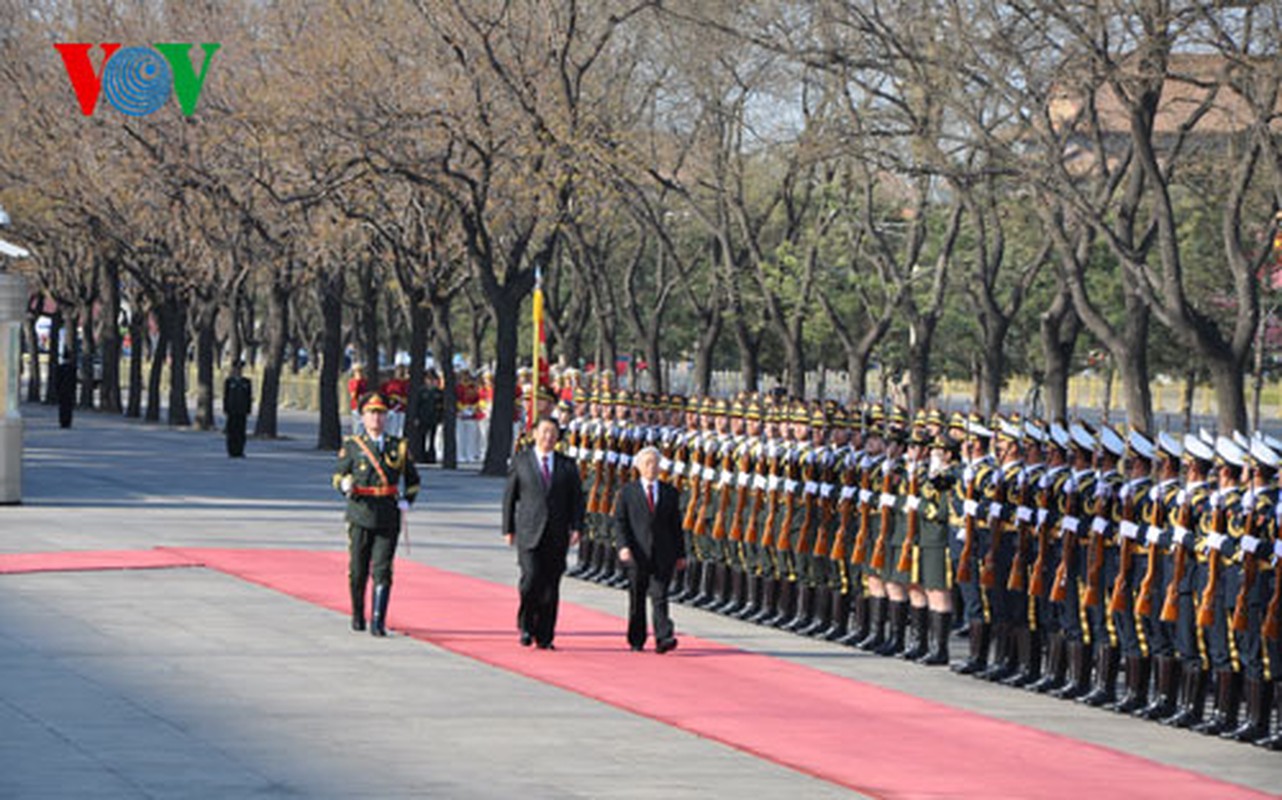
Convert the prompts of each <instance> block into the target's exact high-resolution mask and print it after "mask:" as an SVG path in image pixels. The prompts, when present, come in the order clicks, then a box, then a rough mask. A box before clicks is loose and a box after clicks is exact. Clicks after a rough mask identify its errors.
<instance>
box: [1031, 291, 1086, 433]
mask: <svg viewBox="0 0 1282 800" xmlns="http://www.w3.org/2000/svg"><path fill="white" fill-rule="evenodd" d="M1039 328H1040V331H1041V339H1042V356H1043V358H1045V359H1046V374H1045V376H1044V378H1043V381H1042V387H1043V388H1042V390H1041V401H1042V404H1043V406H1044V408H1045V412H1044V414H1043V417H1044V418H1045V419H1046V420H1047V421H1048V422H1058V421H1063V420H1066V419H1068V378H1069V375H1070V374H1072V367H1073V350H1074V349H1075V348H1076V346H1077V336H1078V334H1079V333H1080V332H1081V329H1082V322H1081V319H1079V318H1078V316H1077V312H1076V310H1074V308H1073V302H1072V296H1071V294H1070V293H1069V291H1068V289H1067V287H1064V288H1062V289H1061V290H1060V293H1059V294H1058V295H1056V297H1055V300H1054V302H1052V303H1051V306H1050V308H1048V309H1047V310H1046V312H1045V313H1043V314H1042V315H1041V318H1040V320H1039ZM1035 412H1036V410H1035V409H1029V413H1035Z"/></svg>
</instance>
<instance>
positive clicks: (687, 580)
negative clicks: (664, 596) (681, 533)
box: [668, 559, 699, 603]
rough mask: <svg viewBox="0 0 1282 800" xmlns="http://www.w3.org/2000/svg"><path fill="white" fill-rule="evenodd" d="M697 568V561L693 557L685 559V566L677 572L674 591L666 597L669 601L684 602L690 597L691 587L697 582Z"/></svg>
mask: <svg viewBox="0 0 1282 800" xmlns="http://www.w3.org/2000/svg"><path fill="white" fill-rule="evenodd" d="M698 569H699V562H698V561H695V560H694V559H690V560H688V561H686V568H685V569H683V570H681V572H679V573H677V578H676V581H675V583H676V591H675V592H673V593H672V594H671V595H670V596H669V597H668V601H669V602H672V603H684V602H685V601H687V600H689V599H690V597H691V596H692V594H693V587H694V586H695V585H697V584H698V582H699V581H698Z"/></svg>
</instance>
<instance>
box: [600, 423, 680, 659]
mask: <svg viewBox="0 0 1282 800" xmlns="http://www.w3.org/2000/svg"><path fill="white" fill-rule="evenodd" d="M632 463H633V466H635V467H636V468H637V472H638V473H639V474H640V476H641V477H640V478H639V479H638V480H635V481H631V482H629V483H627V484H625V485H624V487H623V488H622V489H620V490H619V502H618V504H617V508H616V511H615V523H616V526H615V531H616V534H617V537H618V538H617V541H618V546H619V561H620V562H621V563H622V564H623V565H624V567H625V568H626V569H627V572H628V644H629V645H631V646H632V649H633V650H642V649H644V648H645V635H646V624H645V598H646V595H649V596H650V607H651V608H652V609H653V612H654V642H655V650H657V651H658V652H659V653H666V652H668V651H669V650H672V649H673V648H675V647H676V646H677V637H676V636H675V635H674V633H673V627H672V620H671V619H670V618H669V617H668V583H669V582H671V580H672V575H673V572H674V571H675V570H681V569H685V565H686V564H685V562H686V549H685V537H684V536H683V535H682V533H681V511H680V501H679V499H678V494H677V490H676V487H674V486H671V485H669V484H666V483H663V482H662V481H660V480H659V451H658V450H657V449H656V448H654V447H644V448H642V449H641V451H640V452H639V453H637V455H636V457H635V458H634V459H633V461H632Z"/></svg>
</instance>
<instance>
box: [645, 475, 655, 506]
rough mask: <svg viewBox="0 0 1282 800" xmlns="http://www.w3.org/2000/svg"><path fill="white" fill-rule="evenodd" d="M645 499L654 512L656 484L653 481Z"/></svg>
mask: <svg viewBox="0 0 1282 800" xmlns="http://www.w3.org/2000/svg"><path fill="white" fill-rule="evenodd" d="M645 501H646V502H647V503H649V504H650V513H651V514H653V513H654V484H653V483H651V484H650V488H649V489H647V490H646V493H645Z"/></svg>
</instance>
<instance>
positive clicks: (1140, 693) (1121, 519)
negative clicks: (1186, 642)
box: [1104, 430, 1157, 714]
mask: <svg viewBox="0 0 1282 800" xmlns="http://www.w3.org/2000/svg"><path fill="white" fill-rule="evenodd" d="M1156 457H1157V448H1156V447H1155V446H1154V444H1153V442H1152V441H1150V440H1149V438H1148V437H1147V436H1145V435H1144V434H1142V433H1140V432H1139V431H1136V430H1132V431H1131V432H1130V434H1129V435H1128V436H1127V438H1126V455H1125V461H1124V462H1123V464H1124V468H1125V472H1126V482H1125V483H1123V484H1122V488H1121V489H1120V491H1119V492H1118V498H1117V503H1116V504H1115V508H1116V510H1117V519H1116V521H1117V528H1116V537H1115V538H1116V542H1117V548H1116V551H1111V552H1115V553H1116V557H1115V558H1111V559H1110V560H1109V561H1108V562H1107V563H1106V565H1105V566H1106V571H1105V574H1104V585H1105V586H1107V587H1109V593H1108V608H1107V613H1108V619H1110V620H1111V621H1112V624H1113V629H1114V630H1116V631H1117V641H1118V647H1119V650H1120V652H1121V658H1122V660H1123V661H1124V662H1125V663H1126V694H1125V695H1123V696H1122V698H1121V699H1120V700H1118V701H1117V702H1115V703H1113V704H1112V705H1110V706H1109V707H1110V708H1111V709H1112V710H1114V711H1117V712H1119V713H1122V714H1131V713H1134V712H1135V711H1138V710H1139V709H1141V708H1144V707H1145V706H1146V705H1148V685H1149V674H1150V671H1151V661H1150V659H1149V654H1148V652H1147V648H1146V647H1145V641H1144V640H1143V639H1142V638H1141V636H1140V624H1141V623H1140V615H1139V614H1138V613H1137V611H1136V607H1135V606H1136V602H1135V595H1136V590H1137V589H1138V587H1139V585H1140V582H1141V579H1142V577H1143V573H1144V569H1145V567H1146V566H1147V560H1148V551H1147V549H1146V548H1145V546H1144V532H1143V530H1144V526H1145V524H1146V521H1147V520H1150V519H1152V517H1153V506H1154V504H1155V503H1154V498H1153V497H1151V496H1150V494H1151V490H1152V488H1153V479H1152V474H1153V463H1154V461H1155V460H1156Z"/></svg>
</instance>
